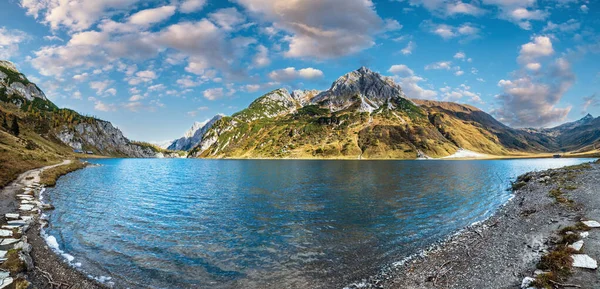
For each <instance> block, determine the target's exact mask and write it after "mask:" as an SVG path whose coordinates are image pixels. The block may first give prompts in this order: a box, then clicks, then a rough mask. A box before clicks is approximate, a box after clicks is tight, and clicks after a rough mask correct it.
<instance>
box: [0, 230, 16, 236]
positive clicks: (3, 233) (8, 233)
mask: <svg viewBox="0 0 600 289" xmlns="http://www.w3.org/2000/svg"><path fill="white" fill-rule="evenodd" d="M12 235H13V234H12V231H9V230H0V237H12Z"/></svg>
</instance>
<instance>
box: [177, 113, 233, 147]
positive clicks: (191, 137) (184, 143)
mask: <svg viewBox="0 0 600 289" xmlns="http://www.w3.org/2000/svg"><path fill="white" fill-rule="evenodd" d="M222 117H223V116H222V115H216V116H214V117H213V118H212V119H210V120H207V121H205V122H195V123H194V125H192V128H190V129H189V130H188V131H187V132H186V133H185V134H184V135H183V137H181V138H180V139H177V140H175V141H173V143H171V145H169V146H168V148H167V149H169V150H175V151H189V150H191V149H192V148H193V147H195V146H197V145H198V144H199V143H200V142H201V141H202V138H203V137H204V134H205V133H206V132H207V131H208V130H209V129H210V128H211V127H212V126H213V124H214V123H215V122H217V121H218V120H219V119H221V118H222Z"/></svg>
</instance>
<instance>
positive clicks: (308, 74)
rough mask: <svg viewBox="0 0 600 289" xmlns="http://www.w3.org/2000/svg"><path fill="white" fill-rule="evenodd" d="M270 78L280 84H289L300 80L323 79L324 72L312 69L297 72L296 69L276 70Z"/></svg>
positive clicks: (270, 74)
mask: <svg viewBox="0 0 600 289" xmlns="http://www.w3.org/2000/svg"><path fill="white" fill-rule="evenodd" d="M269 78H271V79H272V80H274V81H278V82H289V81H292V80H296V79H298V78H302V79H307V80H314V79H320V78H323V71H321V70H318V69H314V68H312V67H309V68H303V69H300V70H296V68H295V67H288V68H284V69H279V70H274V71H271V73H269Z"/></svg>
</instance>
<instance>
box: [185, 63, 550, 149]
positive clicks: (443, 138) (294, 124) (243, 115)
mask: <svg viewBox="0 0 600 289" xmlns="http://www.w3.org/2000/svg"><path fill="white" fill-rule="evenodd" d="M304 94H306V93H304ZM294 95H303V93H302V92H293V93H292V94H290V93H288V91H287V90H285V89H278V90H275V91H272V92H270V93H267V94H266V95H264V96H262V97H260V98H258V99H257V100H256V101H254V102H253V103H252V104H250V106H249V107H248V108H247V109H245V110H242V111H240V112H238V113H236V114H234V115H232V116H231V117H223V118H222V119H221V120H219V121H217V122H216V123H215V124H214V125H213V127H212V128H211V129H209V130H208V131H207V132H206V134H205V137H204V139H203V141H202V142H201V143H200V144H199V145H198V146H197V147H195V148H194V149H193V150H192V151H191V153H190V156H193V157H210V158H371V159H386V158H400V159H406V158H408V159H412V158H417V157H422V156H425V155H426V156H431V157H444V156H448V155H451V154H453V153H455V152H456V151H457V150H458V149H459V148H465V149H469V150H474V151H477V152H482V153H488V154H510V153H516V152H519V151H540V152H542V151H546V147H545V146H544V143H545V142H546V140H545V139H538V138H537V137H536V136H535V135H533V134H528V133H525V132H521V131H517V130H513V129H511V128H509V127H507V126H504V125H503V124H501V123H500V122H498V121H496V120H495V119H494V118H493V117H491V116H489V115H488V114H486V113H485V112H483V111H481V110H479V109H476V108H474V107H470V106H465V105H458V104H452V103H442V102H432V101H413V100H410V99H408V98H406V96H405V95H404V93H403V92H402V88H401V87H400V86H399V85H397V84H395V83H394V82H393V80H391V79H390V78H388V77H384V76H382V75H380V74H378V73H375V72H373V71H370V70H369V69H367V68H364V67H362V68H360V69H358V70H356V71H353V72H350V73H348V74H346V75H344V76H342V77H340V78H339V79H338V80H336V81H335V82H334V83H333V84H332V85H331V87H330V88H329V89H328V90H326V91H323V92H316V91H312V94H311V96H310V97H308V98H304V100H305V101H304V102H300V101H298V97H294Z"/></svg>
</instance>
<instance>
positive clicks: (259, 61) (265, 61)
mask: <svg viewBox="0 0 600 289" xmlns="http://www.w3.org/2000/svg"><path fill="white" fill-rule="evenodd" d="M252 63H253V64H254V66H256V67H265V66H267V65H269V64H271V59H269V49H268V48H267V47H265V46H264V45H258V46H257V47H256V54H255V55H254V58H253V59H252Z"/></svg>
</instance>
